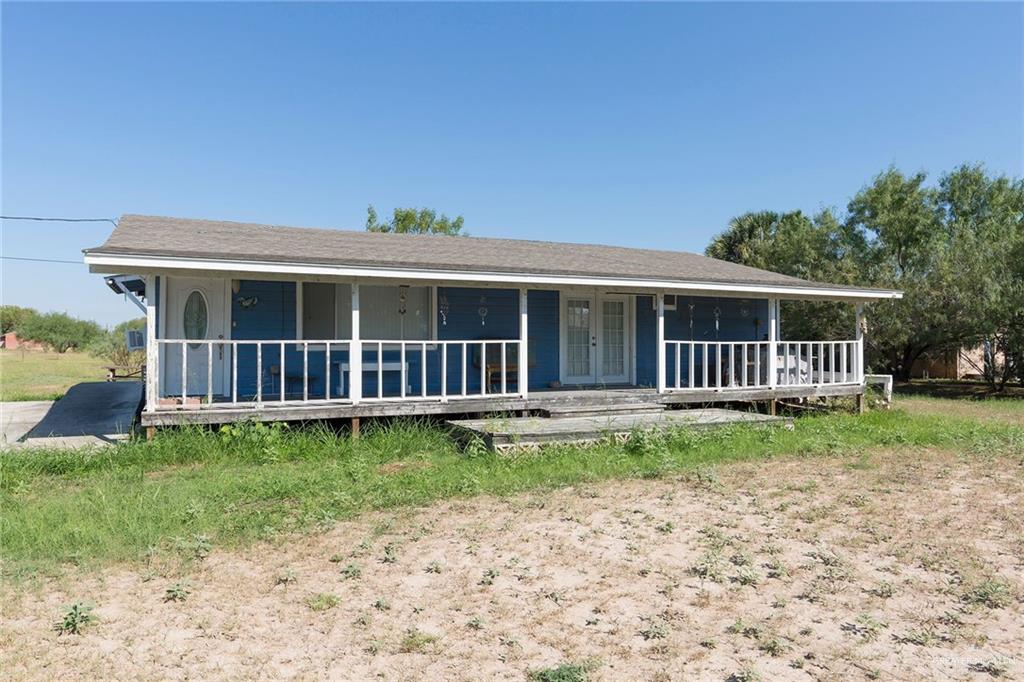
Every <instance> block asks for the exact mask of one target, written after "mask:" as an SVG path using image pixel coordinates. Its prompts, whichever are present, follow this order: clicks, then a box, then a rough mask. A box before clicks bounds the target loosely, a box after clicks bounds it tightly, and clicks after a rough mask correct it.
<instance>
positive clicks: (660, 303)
mask: <svg viewBox="0 0 1024 682" xmlns="http://www.w3.org/2000/svg"><path fill="white" fill-rule="evenodd" d="M657 307H658V317H657V321H656V324H657V334H656V336H655V338H656V339H657V340H656V341H655V343H656V344H657V345H656V346H655V361H654V368H655V371H656V372H657V377H656V381H655V386H657V390H658V393H664V392H665V367H666V365H665V294H663V293H661V292H658V294H657Z"/></svg>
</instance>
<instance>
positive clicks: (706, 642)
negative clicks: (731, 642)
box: [699, 639, 718, 649]
mask: <svg viewBox="0 0 1024 682" xmlns="http://www.w3.org/2000/svg"><path fill="white" fill-rule="evenodd" d="M699 644H700V646H702V647H704V648H705V649H715V648H717V647H718V642H716V641H715V640H713V639H702V640H700V642H699Z"/></svg>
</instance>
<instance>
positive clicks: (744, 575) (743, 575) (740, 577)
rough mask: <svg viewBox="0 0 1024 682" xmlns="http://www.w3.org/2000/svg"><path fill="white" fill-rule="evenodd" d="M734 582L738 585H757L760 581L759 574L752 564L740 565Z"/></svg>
mask: <svg viewBox="0 0 1024 682" xmlns="http://www.w3.org/2000/svg"><path fill="white" fill-rule="evenodd" d="M736 582H738V583H739V584H740V585H757V584H758V583H760V582H761V574H760V573H758V572H757V571H756V570H755V569H754V567H753V566H742V567H741V568H740V570H739V572H738V573H737V574H736Z"/></svg>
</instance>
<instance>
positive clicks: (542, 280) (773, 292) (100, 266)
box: [85, 253, 903, 301]
mask: <svg viewBox="0 0 1024 682" xmlns="http://www.w3.org/2000/svg"><path fill="white" fill-rule="evenodd" d="M85 263H86V265H88V266H89V268H90V271H92V272H99V273H109V272H126V271H127V272H131V271H132V268H136V269H138V270H139V271H140V272H154V271H174V270H190V271H193V272H195V271H218V272H222V273H239V274H254V275H255V274H270V275H277V276H280V275H299V276H308V277H337V278H349V279H352V278H356V279H361V278H365V279H385V280H400V281H428V282H465V283H469V284H471V283H482V284H517V285H527V286H533V287H537V286H544V285H546V286H581V287H606V288H607V287H612V288H614V289H620V290H627V289H643V290H651V291H656V290H673V291H686V292H690V293H693V294H707V295H711V296H714V295H716V294H718V295H729V294H732V295H736V294H739V295H749V296H755V295H763V296H779V297H782V298H794V299H806V298H817V299H831V300H855V301H874V300H880V299H887V298H903V292H901V291H888V290H887V291H878V290H873V289H836V288H831V287H813V286H808V287H793V286H780V285H770V284H743V283H726V282H686V281H672V280H655V279H635V278H621V277H592V276H581V275H534V274H526V273H523V274H516V273H507V272H472V271H465V270H407V269H401V268H379V267H360V266H351V265H316V264H309V263H270V262H265V261H239V260H215V259H206V258H172V257H167V256H145V255H131V254H100V253H87V254H85Z"/></svg>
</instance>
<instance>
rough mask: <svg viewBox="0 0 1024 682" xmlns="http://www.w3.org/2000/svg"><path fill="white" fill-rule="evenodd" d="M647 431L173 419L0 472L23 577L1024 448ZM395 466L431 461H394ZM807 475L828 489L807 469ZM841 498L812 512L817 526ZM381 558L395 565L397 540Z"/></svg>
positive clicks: (842, 425) (888, 434)
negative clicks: (512, 432) (477, 502)
mask: <svg viewBox="0 0 1024 682" xmlns="http://www.w3.org/2000/svg"><path fill="white" fill-rule="evenodd" d="M647 440H648V442H649V445H650V446H649V447H646V448H644V449H642V450H641V451H637V450H636V449H635V448H634V449H630V450H627V449H626V448H625V447H624V446H621V445H616V444H611V443H609V444H603V445H597V446H592V447H588V448H579V447H571V446H555V447H549V448H546V449H545V450H543V452H542V453H540V454H533V455H522V456H516V457H508V456H500V455H494V454H478V455H476V456H470V455H469V454H466V453H463V452H460V451H459V450H458V449H457V448H456V447H455V446H454V445H453V444H452V442H451V441H450V439H449V438H448V437H447V436H446V435H445V433H444V432H442V431H441V430H438V429H435V428H431V427H428V426H426V425H423V424H419V423H413V422H393V423H391V424H390V425H381V426H376V427H374V428H370V429H367V430H366V432H365V436H364V438H362V439H361V440H358V441H352V440H350V439H348V438H347V437H344V436H341V435H338V434H336V433H334V432H332V431H330V430H328V429H326V428H309V429H286V428H283V427H268V426H265V425H259V424H248V425H241V426H239V425H236V426H234V427H232V428H231V429H229V430H225V431H223V432H220V433H213V432H208V431H203V430H200V429H185V430H173V431H166V432H162V433H160V434H159V435H158V436H157V438H156V439H155V440H153V441H151V442H146V441H143V440H134V441H130V442H127V443H124V444H121V445H118V446H115V447H109V448H104V449H97V450H93V451H85V452H82V451H77V452H72V451H65V450H49V451H41V450H36V451H33V452H31V453H23V452H11V453H6V454H5V455H4V456H3V459H2V466H3V477H2V481H0V503H2V506H0V511H2V514H0V536H2V537H3V545H4V546H3V553H4V560H5V570H6V571H7V573H8V575H14V576H17V575H23V574H27V573H33V572H36V571H44V572H53V571H60V570H61V569H62V567H67V566H86V567H88V566H100V565H103V564H104V563H106V562H111V561H122V562H144V561H152V560H153V559H154V558H155V557H160V556H165V557H166V556H173V557H178V558H180V559H182V560H189V561H194V560H201V559H202V558H203V557H205V556H206V555H207V554H208V553H209V552H210V550H211V548H213V547H217V548H231V547H239V546H244V545H247V544H250V543H252V542H254V541H258V540H261V539H265V538H269V537H273V536H276V535H279V534H281V533H289V532H294V531H304V530H308V529H315V528H326V527H329V526H331V525H332V524H334V523H335V522H336V521H338V520H340V519H345V518H351V517H353V516H355V515H357V514H360V513H363V512H366V511H370V510H376V509H389V508H394V507H402V506H412V505H421V504H425V503H428V502H431V501H433V500H437V499H444V498H465V497H471V496H474V495H479V494H492V495H509V494H513V493H517V492H521V491H524V490H531V489H551V488H555V487H559V486H565V485H570V484H579V483H587V482H593V481H599V480H602V479H609V478H652V477H660V476H664V475H667V474H671V473H675V472H687V471H692V472H705V471H706V470H707V468H708V466H709V465H710V464H721V463H724V462H730V461H751V460H753V461H763V460H768V459H771V458H772V457H776V456H779V455H783V454H794V455H797V456H801V457H817V456H829V455H840V454H856V453H861V452H864V451H866V450H868V449H870V448H877V447H893V446H899V447H903V448H926V447H957V448H960V449H962V450H964V451H969V452H977V453H986V454H996V453H1005V452H1011V451H1012V452H1020V451H1021V449H1022V446H1024V428H1022V427H1019V426H1017V425H1015V424H1005V423H1002V422H979V421H976V420H969V419H959V418H954V417H944V416H938V415H911V414H908V413H906V412H903V411H899V410H896V411H892V412H872V413H869V414H866V415H861V416H856V415H841V414H832V415H823V416H810V417H805V418H802V419H800V420H798V421H797V423H796V428H795V429H793V430H792V431H786V430H782V429H764V428H751V427H749V426H734V427H729V428H723V429H718V430H709V431H690V430H679V431H676V432H672V433H669V434H666V435H665V436H663V437H656V436H648V437H647ZM390 462H410V463H424V464H429V466H409V467H406V468H403V469H399V470H398V471H390V470H389V471H388V473H382V471H381V467H382V465H384V464H387V463H390ZM701 475H703V474H701ZM698 478H700V475H698ZM793 485H794V486H795V488H794V489H795V490H805V489H806V490H808V491H813V490H814V489H815V488H814V487H811V486H808V485H807V484H806V482H803V481H799V480H798V481H795V482H794V483H793ZM808 494H810V493H808ZM828 509H829V508H828V507H826V506H819V507H814V508H813V509H810V508H809V509H803V510H802V511H801V513H802V514H804V516H805V519H806V520H807V521H808V522H809V523H813V522H814V521H815V519H819V517H821V516H822V515H823V514H826V513H827V511H828ZM664 528H666V529H668V527H667V526H664ZM659 534H662V535H664V534H663V533H659ZM379 556H380V557H381V560H382V561H384V562H388V563H391V562H395V561H397V560H398V558H399V554H398V550H397V546H396V545H391V546H390V549H389V548H388V547H385V548H384V550H383V554H382V555H379ZM708 577H712V576H711V575H708ZM716 577H717V576H716Z"/></svg>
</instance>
